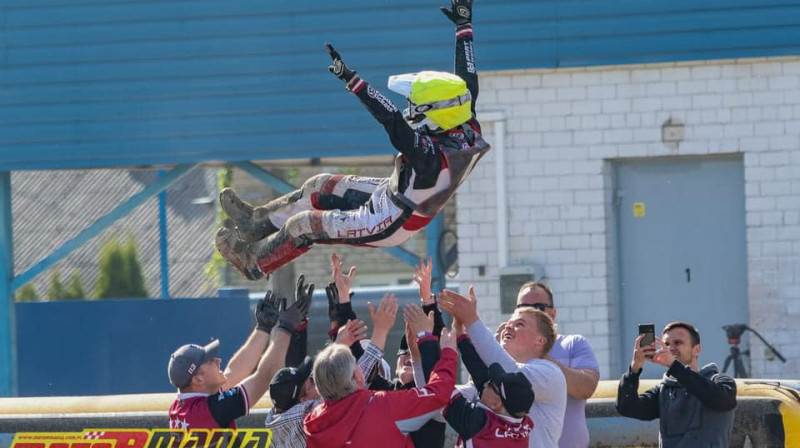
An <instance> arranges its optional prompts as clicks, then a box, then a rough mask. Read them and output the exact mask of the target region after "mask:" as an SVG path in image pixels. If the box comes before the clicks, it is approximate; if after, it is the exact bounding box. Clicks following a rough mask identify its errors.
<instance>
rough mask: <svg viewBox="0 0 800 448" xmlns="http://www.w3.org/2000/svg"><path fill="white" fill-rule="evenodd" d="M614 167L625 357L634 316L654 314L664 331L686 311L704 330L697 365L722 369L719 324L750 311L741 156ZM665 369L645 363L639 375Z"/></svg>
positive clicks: (626, 359)
mask: <svg viewBox="0 0 800 448" xmlns="http://www.w3.org/2000/svg"><path fill="white" fill-rule="evenodd" d="M615 174H616V186H617V188H616V195H615V204H614V205H615V208H616V215H617V225H618V235H617V240H618V247H619V267H620V269H619V285H620V288H619V290H620V305H621V319H620V321H621V325H622V329H621V333H620V334H621V335H622V344H623V350H622V354H623V360H622V365H623V366H627V365H629V363H630V357H631V354H632V349H633V342H634V340H635V339H636V336H637V334H638V324H640V323H655V324H656V333H657V336H660V332H661V329H662V328H663V327H664V325H665V324H666V323H668V322H671V321H673V320H685V321H688V322H690V323H692V324H694V325H695V326H696V327H697V328H698V329H699V330H700V336H701V338H700V339H701V344H702V352H701V354H700V359H699V362H698V364H699V366H703V365H705V364H706V363H709V362H715V363H717V365H718V366H719V368H720V369H722V364H723V361H724V360H725V358H726V356H727V355H728V354H729V346H728V343H727V338H726V335H725V332H724V331H723V330H722V326H723V325H727V324H731V323H747V317H748V305H747V278H746V275H747V262H746V252H745V250H746V242H745V209H744V168H743V163H742V158H741V157H709V158H669V159H661V160H653V159H650V160H646V161H623V162H619V163H617V164H616V165H615ZM663 372H664V369H663V368H661V367H659V366H655V365H652V364H649V363H648V364H646V365H645V369H644V372H643V373H642V374H643V377H644V378H657V377H660V376H661V375H662V374H663ZM732 372H733V369H732V368H731V369H730V370H729V373H731V374H732Z"/></svg>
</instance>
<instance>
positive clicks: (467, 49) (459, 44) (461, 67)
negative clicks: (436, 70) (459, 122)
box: [441, 0, 478, 116]
mask: <svg viewBox="0 0 800 448" xmlns="http://www.w3.org/2000/svg"><path fill="white" fill-rule="evenodd" d="M441 10H442V13H443V14H444V15H445V16H446V17H447V18H448V19H450V21H452V22H453V23H454V24H455V25H456V67H455V72H456V75H458V76H460V77H461V78H462V79H463V80H464V81H466V82H467V88H468V89H469V92H470V94H472V115H473V116H474V115H475V102H476V101H477V100H478V70H477V69H476V68H475V46H474V44H473V40H472V39H473V36H472V34H473V31H472V0H450V9H447V8H445V7H442V8H441Z"/></svg>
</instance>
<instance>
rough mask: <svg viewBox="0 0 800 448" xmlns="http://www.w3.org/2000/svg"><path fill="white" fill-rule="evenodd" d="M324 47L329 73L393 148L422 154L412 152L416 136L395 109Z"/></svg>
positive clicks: (412, 153) (326, 45) (407, 152)
mask: <svg viewBox="0 0 800 448" xmlns="http://www.w3.org/2000/svg"><path fill="white" fill-rule="evenodd" d="M325 48H326V49H327V50H328V53H329V54H330V56H331V59H332V60H333V62H332V63H331V65H330V66H329V67H328V70H330V72H331V73H333V74H334V75H336V77H337V78H339V79H341V80H342V81H344V82H345V83H347V90H349V91H351V92H353V94H354V95H356V96H357V97H358V99H359V101H361V103H362V104H363V105H364V107H366V108H367V110H368V111H369V113H370V114H372V116H373V117H375V119H376V120H378V122H379V123H380V124H382V125H383V127H384V128H385V129H386V132H387V133H388V134H389V140H391V142H392V145H393V146H394V147H395V149H397V150H398V151H399V152H400V153H402V154H404V155H406V156H409V157H420V156H421V155H424V153H423V154H415V153H416V152H419V153H422V152H421V151H414V148H415V146H416V142H417V138H418V136H417V133H416V132H415V131H414V130H413V129H411V127H410V126H409V125H408V123H406V121H405V119H404V118H403V114H402V113H401V112H400V110H399V109H398V108H397V106H395V105H394V103H392V101H391V100H390V99H389V98H387V97H386V96H384V95H383V93H381V92H380V91H378V90H377V89H376V88H374V87H372V86H371V85H369V84H368V83H367V82H366V81H364V80H363V79H361V77H359V76H358V75H357V74H356V71H355V70H352V69H350V68H349V67H348V66H347V65H345V63H344V61H342V57H341V55H339V52H337V51H336V50H334V49H333V46H332V45H331V44H329V43H326V44H325ZM435 157H436V159H437V160H438V158H439V154H438V153H436V154H435ZM440 163H441V162H440Z"/></svg>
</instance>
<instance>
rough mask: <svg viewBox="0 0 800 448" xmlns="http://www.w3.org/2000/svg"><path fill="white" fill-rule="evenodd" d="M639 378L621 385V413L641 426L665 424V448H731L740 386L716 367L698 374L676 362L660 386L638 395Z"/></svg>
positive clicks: (629, 378) (627, 377) (661, 433)
mask: <svg viewBox="0 0 800 448" xmlns="http://www.w3.org/2000/svg"><path fill="white" fill-rule="evenodd" d="M640 373H641V371H639V372H631V371H630V369H628V372H626V373H625V374H624V375H622V379H621V380H620V382H619V389H618V391H617V412H619V413H620V415H622V416H624V417H631V418H635V419H639V420H653V419H656V418H658V419H660V421H659V426H660V431H659V445H660V446H662V447H664V448H684V447H686V448H689V447H691V448H702V447H727V446H729V445H730V440H731V431H732V429H733V417H734V409H735V408H736V381H734V379H733V378H731V377H729V376H728V375H725V374H724V373H719V370H718V369H717V366H716V365H715V364H709V365H707V366H705V367H703V368H702V369H700V371H698V372H694V371H692V370H691V369H689V368H688V367H686V366H684V365H682V364H681V363H679V362H678V361H675V362H674V363H673V364H672V365H671V366H670V368H669V370H667V373H666V374H665V375H664V379H663V380H662V381H661V384H659V385H657V386H655V387H653V388H651V389H649V390H647V391H645V392H644V393H643V394H641V395H639V394H638V393H637V389H638V388H639V374H640Z"/></svg>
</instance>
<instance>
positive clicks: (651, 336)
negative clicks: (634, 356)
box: [639, 324, 656, 358]
mask: <svg viewBox="0 0 800 448" xmlns="http://www.w3.org/2000/svg"><path fill="white" fill-rule="evenodd" d="M639 334H643V335H644V337H643V338H642V340H641V341H640V342H639V347H644V346H646V345H650V344H652V343H654V342H655V341H656V326H655V324H639ZM647 357H648V358H652V357H653V355H647Z"/></svg>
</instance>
